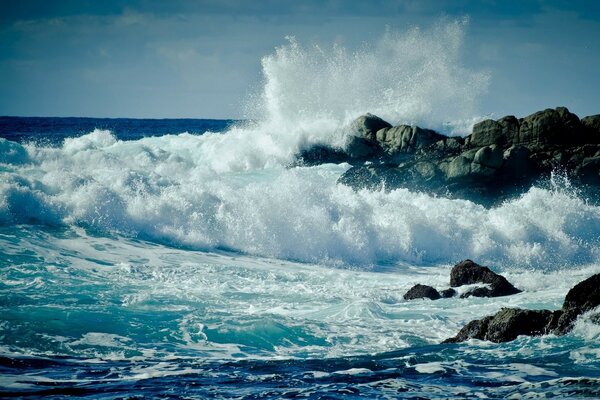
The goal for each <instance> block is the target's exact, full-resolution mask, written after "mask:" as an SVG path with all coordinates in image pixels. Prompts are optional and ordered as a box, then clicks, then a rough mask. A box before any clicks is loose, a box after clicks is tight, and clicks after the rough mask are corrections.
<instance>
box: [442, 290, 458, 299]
mask: <svg viewBox="0 0 600 400" xmlns="http://www.w3.org/2000/svg"><path fill="white" fill-rule="evenodd" d="M440 294H441V295H442V297H443V298H444V299H447V298H449V297H454V296H456V290H454V289H452V288H449V289H444V290H442V291H441V292H440Z"/></svg>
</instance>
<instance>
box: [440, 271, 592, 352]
mask: <svg viewBox="0 0 600 400" xmlns="http://www.w3.org/2000/svg"><path fill="white" fill-rule="evenodd" d="M599 305H600V274H596V275H594V276H592V277H590V278H588V279H586V280H584V281H583V282H580V283H578V284H577V285H575V286H574V287H573V288H572V289H571V290H569V292H568V293H567V296H566V297H565V301H564V304H563V307H562V309H561V310H557V311H550V310H523V309H519V308H503V309H502V310H500V311H499V312H497V313H496V314H494V315H492V316H488V317H485V318H482V319H479V320H474V321H471V322H469V323H468V324H466V325H465V326H464V327H463V328H462V329H461V330H460V331H459V332H458V334H457V335H456V336H455V337H453V338H450V339H447V340H445V341H444V343H458V342H464V341H465V340H469V339H479V340H489V341H491V342H496V343H500V342H509V341H511V340H514V339H516V338H517V337H518V336H520V335H528V336H536V335H544V334H550V333H552V334H556V335H564V334H566V333H568V332H569V331H570V330H571V329H572V327H573V324H574V322H575V320H576V319H577V317H579V316H580V315H581V314H583V313H584V312H587V311H590V310H592V309H594V308H595V307H598V306H599ZM592 321H594V318H592Z"/></svg>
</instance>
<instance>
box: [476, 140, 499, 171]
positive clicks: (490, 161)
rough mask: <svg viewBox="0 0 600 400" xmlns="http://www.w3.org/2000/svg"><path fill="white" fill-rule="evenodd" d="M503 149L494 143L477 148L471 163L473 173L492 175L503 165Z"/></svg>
mask: <svg viewBox="0 0 600 400" xmlns="http://www.w3.org/2000/svg"><path fill="white" fill-rule="evenodd" d="M503 159H504V158H503V152H502V149H501V148H500V147H499V146H497V145H495V144H492V145H490V146H485V147H482V148H480V149H479V150H477V153H475V157H474V158H473V162H472V163H471V173H472V174H479V175H492V174H494V173H496V171H497V170H498V169H499V168H500V167H501V166H502V162H503Z"/></svg>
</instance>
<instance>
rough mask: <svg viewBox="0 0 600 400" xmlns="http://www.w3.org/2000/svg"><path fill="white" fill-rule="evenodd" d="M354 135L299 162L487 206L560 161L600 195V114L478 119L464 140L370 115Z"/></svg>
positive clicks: (353, 179)
mask: <svg viewBox="0 0 600 400" xmlns="http://www.w3.org/2000/svg"><path fill="white" fill-rule="evenodd" d="M349 134H350V135H349V136H348V139H347V143H346V146H345V147H344V149H343V150H338V149H332V148H330V147H327V146H323V145H317V146H315V147H314V148H312V149H307V150H304V151H302V152H300V153H299V154H297V156H296V158H297V162H296V163H293V164H292V165H307V166H310V165H316V164H319V163H329V162H334V163H342V162H348V163H350V164H352V165H354V167H353V168H351V169H349V170H347V171H346V172H345V173H344V174H343V175H342V176H341V177H340V179H339V180H338V183H341V184H345V185H349V186H351V187H353V188H354V189H357V190H358V189H363V188H368V189H381V188H382V187H383V188H385V189H389V190H392V189H396V188H400V187H405V188H409V189H412V190H420V191H425V192H428V193H431V194H434V195H441V196H446V197H451V198H464V199H468V200H472V201H475V202H477V203H480V204H483V205H485V206H488V205H489V206H494V205H497V204H499V203H501V202H503V201H504V200H506V199H510V198H512V197H515V196H518V195H521V194H523V193H524V192H525V191H527V190H528V189H529V188H530V187H531V184H532V183H534V182H536V181H538V180H540V179H546V178H547V177H548V176H549V175H550V173H551V172H552V171H553V170H554V169H556V168H560V169H561V170H562V171H566V172H567V173H568V174H569V177H570V180H571V182H572V184H574V185H578V184H582V185H579V186H580V187H583V188H584V190H586V191H587V190H588V189H587V187H588V186H589V187H590V190H589V193H590V196H591V198H590V200H591V201H594V202H595V201H600V191H598V190H597V186H600V115H593V116H589V117H586V118H584V119H583V120H582V121H580V120H579V118H578V117H577V116H576V115H575V114H573V113H571V112H569V110H568V109H566V108H565V107H558V108H556V109H546V110H543V111H539V112H537V113H534V114H531V115H529V116H526V117H524V118H521V119H517V118H515V117H514V116H506V117H503V118H500V119H498V120H485V121H482V122H480V123H478V124H476V125H475V126H474V127H473V133H472V134H471V135H469V136H467V137H466V138H464V139H463V138H457V137H447V136H444V135H441V134H439V133H437V132H435V131H433V130H429V129H423V128H420V127H417V126H409V125H398V126H395V127H392V126H391V125H390V124H389V123H387V122H386V121H384V120H382V119H381V118H379V117H377V116H375V115H372V114H366V115H363V116H361V117H359V118H357V119H356V120H355V121H354V122H353V123H352V124H351V125H350V129H349ZM367 162H368V163H367ZM373 165H375V166H373ZM363 179H366V180H363Z"/></svg>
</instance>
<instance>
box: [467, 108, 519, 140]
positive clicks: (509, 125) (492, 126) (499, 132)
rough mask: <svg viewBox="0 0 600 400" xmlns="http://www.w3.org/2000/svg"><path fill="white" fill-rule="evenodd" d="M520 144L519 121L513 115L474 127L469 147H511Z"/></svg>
mask: <svg viewBox="0 0 600 400" xmlns="http://www.w3.org/2000/svg"><path fill="white" fill-rule="evenodd" d="M518 142H519V121H518V120H517V118H515V117H514V116H512V115H509V116H506V117H504V118H501V119H499V120H497V121H494V120H492V119H486V120H484V121H481V122H479V123H477V124H475V125H474V126H473V133H472V134H471V136H470V140H469V145H470V146H473V147H482V146H489V145H491V144H496V145H499V146H510V145H512V144H513V143H518Z"/></svg>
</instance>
